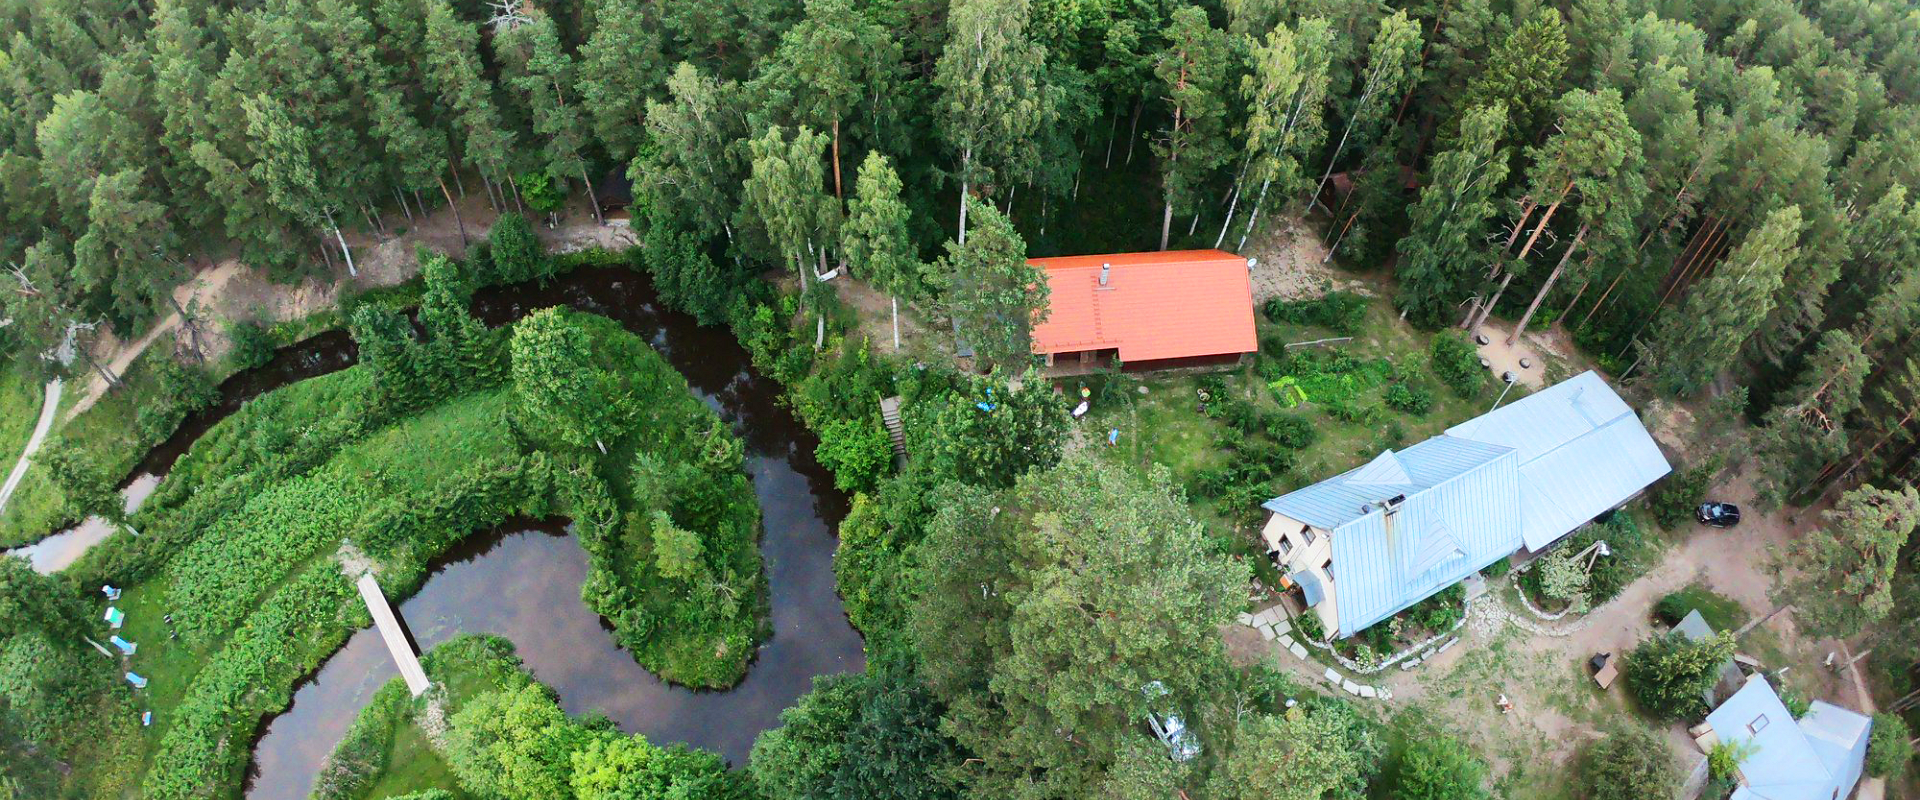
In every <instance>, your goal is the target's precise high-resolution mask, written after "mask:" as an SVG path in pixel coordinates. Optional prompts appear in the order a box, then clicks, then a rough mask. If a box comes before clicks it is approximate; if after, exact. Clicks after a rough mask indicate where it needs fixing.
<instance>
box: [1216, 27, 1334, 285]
mask: <svg viewBox="0 0 1920 800" xmlns="http://www.w3.org/2000/svg"><path fill="white" fill-rule="evenodd" d="M1333 36H1334V34H1333V29H1332V27H1331V26H1330V25H1328V23H1327V21H1326V20H1323V19H1318V18H1312V19H1305V20H1301V22H1300V25H1299V29H1298V31H1297V32H1296V31H1295V30H1292V29H1289V28H1287V27H1285V26H1281V27H1276V28H1274V29H1273V30H1272V31H1271V32H1269V33H1268V34H1267V38H1266V41H1265V42H1264V43H1262V44H1260V45H1257V46H1256V47H1255V48H1254V50H1253V71H1252V73H1251V74H1249V75H1247V76H1245V77H1243V78H1242V79H1241V82H1240V94H1241V97H1242V98H1243V99H1244V100H1245V102H1246V103H1247V107H1248V109H1249V113H1248V117H1247V122H1246V149H1247V152H1246V159H1247V161H1246V165H1247V166H1246V169H1245V170H1244V173H1245V178H1244V180H1243V181H1242V182H1241V188H1250V187H1251V186H1253V185H1254V184H1259V186H1260V190H1259V193H1258V194H1256V195H1255V196H1254V201H1253V208H1252V209H1251V210H1250V211H1249V212H1248V213H1247V221H1246V224H1244V225H1243V226H1241V229H1240V244H1239V246H1238V247H1239V249H1243V250H1244V249H1245V248H1246V246H1247V238H1248V237H1249V236H1251V235H1253V231H1254V229H1255V227H1256V226H1257V225H1258V224H1259V222H1260V210H1261V207H1262V206H1264V205H1265V204H1266V201H1267V191H1268V190H1269V189H1271V188H1272V187H1273V185H1274V184H1276V183H1277V184H1279V185H1280V196H1282V197H1294V196H1297V195H1298V194H1299V193H1300V192H1302V191H1304V190H1305V189H1306V183H1307V180H1308V178H1307V176H1306V169H1307V168H1306V159H1307V157H1308V156H1309V155H1310V154H1312V153H1313V152H1315V151H1317V150H1319V149H1320V145H1321V143H1322V142H1324V141H1326V137H1327V129H1326V124H1325V122H1324V115H1325V109H1326V103H1327V84H1328V81H1329V76H1328V70H1329V68H1330V66H1331V63H1332V60H1333ZM1240 191H1241V190H1240V189H1236V191H1235V194H1234V199H1233V201H1232V202H1229V204H1228V205H1229V208H1228V211H1227V224H1228V225H1230V224H1232V222H1233V215H1234V211H1233V208H1232V206H1233V205H1234V203H1237V201H1238V200H1239V195H1240ZM1226 229H1227V227H1226V225H1222V226H1221V228H1220V230H1221V232H1222V235H1221V236H1220V237H1216V239H1215V241H1214V246H1215V247H1218V246H1220V241H1221V240H1222V239H1224V238H1225V231H1226Z"/></svg>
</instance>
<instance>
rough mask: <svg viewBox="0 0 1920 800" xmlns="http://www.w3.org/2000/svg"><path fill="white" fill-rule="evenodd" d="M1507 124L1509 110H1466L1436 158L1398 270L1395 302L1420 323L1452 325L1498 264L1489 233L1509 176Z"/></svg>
mask: <svg viewBox="0 0 1920 800" xmlns="http://www.w3.org/2000/svg"><path fill="white" fill-rule="evenodd" d="M1506 127H1507V109H1506V106H1504V105H1500V104H1495V105H1492V106H1487V107H1481V108H1470V109H1467V113H1466V118H1465V119H1464V120H1463V121H1462V122H1461V123H1460V137H1459V144H1458V146H1457V147H1455V148H1454V149H1452V150H1448V151H1447V152H1444V153H1441V154H1440V155H1438V156H1435V157H1434V159H1433V163H1432V166H1431V167H1430V168H1429V169H1428V174H1427V184H1426V186H1424V187H1422V188H1421V189H1420V199H1419V201H1418V202H1417V203H1415V205H1414V207H1413V211H1412V213H1411V218H1412V219H1411V225H1410V226H1409V228H1408V230H1407V235H1406V236H1405V237H1404V238H1402V239H1401V240H1400V243H1399V244H1398V245H1397V247H1398V249H1399V251H1400V255H1401V260H1400V263H1399V265H1398V266H1397V267H1395V268H1394V279H1395V281H1396V282H1397V283H1398V285H1399V290H1398V292H1397V293H1396V294H1395V295H1394V305H1396V306H1398V307H1399V308H1400V313H1401V314H1402V315H1404V316H1406V317H1407V318H1408V319H1411V320H1413V322H1414V323H1415V324H1417V325H1423V326H1426V327H1439V326H1440V325H1444V324H1446V320H1447V318H1448V317H1449V316H1450V314H1451V312H1452V310H1453V308H1454V307H1455V305H1456V304H1457V303H1459V302H1460V300H1462V299H1464V297H1465V296H1466V294H1467V291H1468V289H1469V288H1470V287H1471V286H1472V285H1473V284H1474V282H1475V280H1476V276H1478V275H1479V274H1480V272H1481V271H1482V270H1483V269H1485V268H1486V267H1487V266H1488V265H1489V264H1490V263H1491V261H1492V257H1493V253H1492V252H1491V249H1490V248H1488V247H1487V245H1486V242H1485V236H1486V234H1487V221H1488V220H1490V219H1492V218H1493V215H1494V213H1495V211H1496V207H1495V204H1494V201H1493V195H1494V192H1496V191H1498V190H1499V188H1500V185H1501V184H1502V183H1504V182H1505V181H1506V179H1507V162H1508V160H1509V158H1510V154H1509V151H1508V149H1507V148H1505V147H1502V146H1501V134H1502V133H1504V132H1505V130H1506Z"/></svg>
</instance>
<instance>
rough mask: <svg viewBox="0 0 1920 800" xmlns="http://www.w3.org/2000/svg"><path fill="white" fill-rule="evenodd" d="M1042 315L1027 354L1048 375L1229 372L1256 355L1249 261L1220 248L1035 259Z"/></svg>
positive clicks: (1034, 330)
mask: <svg viewBox="0 0 1920 800" xmlns="http://www.w3.org/2000/svg"><path fill="white" fill-rule="evenodd" d="M1030 263H1032V264H1033V265H1034V266H1036V267H1038V268H1040V269H1041V270H1042V271H1043V272H1044V273H1045V275H1046V276H1047V287H1048V290H1049V300H1048V313H1047V319H1046V321H1045V322H1042V323H1040V324H1038V325H1035V326H1034V328H1033V350H1034V352H1035V353H1038V354H1040V355H1041V356H1044V357H1045V358H1046V363H1047V371H1048V372H1049V373H1050V374H1053V375H1075V374H1084V373H1088V372H1093V371H1095V370H1100V369H1105V368H1108V367H1111V366H1112V365H1113V363H1114V361H1115V359H1118V360H1119V363H1120V365H1121V367H1122V368H1123V369H1125V370H1127V371H1130V372H1131V371H1144V370H1156V369H1172V368H1176V367H1198V366H1215V365H1229V364H1234V363H1238V362H1239V361H1240V359H1242V358H1243V357H1245V356H1246V355H1247V354H1248V353H1252V352H1254V351H1256V350H1258V349H1259V341H1258V337H1257V336H1256V335H1255V333H1254V320H1253V279H1252V275H1251V270H1250V269H1249V266H1248V262H1247V259H1245V258H1243V257H1241V256H1237V255H1234V254H1232V253H1229V252H1226V251H1224V250H1173V251H1167V252H1159V253H1111V254H1105V255H1090V256H1065V257H1060V258H1036V259H1032V261H1031V262H1030Z"/></svg>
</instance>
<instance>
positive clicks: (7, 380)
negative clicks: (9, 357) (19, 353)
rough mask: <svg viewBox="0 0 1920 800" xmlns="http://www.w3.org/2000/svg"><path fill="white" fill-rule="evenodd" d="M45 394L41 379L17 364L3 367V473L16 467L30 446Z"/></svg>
mask: <svg viewBox="0 0 1920 800" xmlns="http://www.w3.org/2000/svg"><path fill="white" fill-rule="evenodd" d="M45 396H46V395H45V389H44V388H43V387H42V386H41V384H40V382H39V381H38V380H37V379H35V378H33V377H31V376H29V375H27V374H26V372H25V371H24V370H22V369H20V367H19V365H18V364H9V365H7V366H6V367H4V368H0V462H4V463H0V474H4V472H5V471H6V470H11V469H13V460H14V459H16V458H18V457H20V451H21V449H22V448H25V447H26V446H27V437H28V436H29V435H31V434H32V433H33V424H34V423H35V422H37V421H39V419H40V401H41V400H43V399H45Z"/></svg>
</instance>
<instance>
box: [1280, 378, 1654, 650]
mask: <svg viewBox="0 0 1920 800" xmlns="http://www.w3.org/2000/svg"><path fill="white" fill-rule="evenodd" d="M1671 469H1672V468H1671V467H1670V466H1669V465H1668V464H1667V460H1666V458H1665V457H1664V456H1662V455H1661V453H1660V448H1659V446H1658V445H1657V444H1655V443H1654V441H1653V437H1652V436H1651V435H1650V434H1648V433H1647V429H1646V427H1645V426H1644V425H1642V424H1641V423H1640V419H1639V417H1638V416H1636V415H1635V414H1634V412H1633V409H1632V408H1631V407H1629V406H1628V405H1627V403H1626V401H1624V400H1622V399H1620V396H1619V395H1618V394H1616V393H1614V391H1613V389H1612V387H1609V386H1608V385H1607V383H1606V381H1605V380H1603V379H1602V378H1601V377H1600V376H1599V374H1598V373H1594V372H1586V373H1583V374H1581V375H1578V376H1576V377H1573V378H1570V379H1568V380H1565V381H1562V382H1560V383H1558V384H1555V385H1553V386H1551V387H1548V388H1546V389H1543V390H1541V391H1539V392H1537V393H1535V394H1532V395H1530V396H1528V397H1525V398H1522V399H1520V400H1517V401H1515V402H1513V403H1512V404H1510V405H1507V406H1505V407H1502V408H1499V409H1497V410H1495V411H1492V412H1490V413H1487V414H1484V415H1482V416H1479V417H1476V418H1474V419H1471V420H1468V421H1466V422H1463V423H1461V424H1459V425H1455V426H1453V427H1451V428H1448V429H1447V430H1446V432H1445V433H1442V434H1441V435H1439V436H1435V437H1433V438H1431V439H1428V440H1426V441H1424V442H1420V443H1419V444H1416V445H1413V446H1411V447H1408V448H1406V449H1403V450H1399V451H1393V450H1388V451H1385V452H1382V453H1380V455H1378V456H1376V457H1375V458H1374V459H1373V460H1371V461H1369V462H1367V463H1366V464H1364V465H1362V466H1360V467H1357V468H1355V469H1353V470H1350V471H1348V472H1346V473H1343V474H1341V475H1337V476H1335V477H1332V478H1328V479H1326V480H1324V481H1321V482H1319V483H1316V484H1313V485H1312V486H1307V487H1304V488H1301V489H1298V490H1296V491H1293V492H1289V493H1287V494H1285V495H1282V496H1280V497H1276V498H1273V499H1272V500H1268V501H1267V502H1266V503H1264V504H1263V507H1264V508H1265V509H1266V510H1267V512H1268V514H1269V516H1268V517H1267V521H1266V523H1265V525H1264V527H1263V528H1262V532H1261V536H1262V538H1263V539H1265V541H1266V544H1267V549H1268V553H1269V555H1270V556H1271V557H1272V558H1273V559H1274V561H1275V563H1276V564H1278V565H1279V566H1280V567H1281V568H1282V569H1284V570H1285V571H1286V572H1287V573H1288V576H1289V577H1290V578H1291V579H1292V580H1293V582H1294V583H1295V585H1297V586H1298V587H1299V588H1300V590H1301V594H1302V597H1303V598H1304V601H1305V604H1306V605H1307V606H1308V607H1310V608H1312V609H1313V610H1314V611H1315V613H1316V614H1317V615H1318V616H1319V618H1320V621H1321V624H1322V627H1323V629H1324V630H1326V631H1328V632H1330V633H1333V634H1335V635H1338V636H1342V637H1345V636H1352V635H1353V634H1355V633H1357V632H1359V631H1361V630H1364V629H1366V628H1367V627H1368V626H1371V625H1373V624H1374V623H1377V622H1380V621H1381V620H1384V619H1386V618H1388V617H1390V616H1393V615H1394V614H1396V613H1398V612H1399V611H1400V610H1401V609H1404V608H1406V607H1408V606H1411V605H1413V604H1415V603H1418V602H1420V601H1421V600H1424V599H1426V598H1427V597H1429V596H1431V595H1432V594H1434V593H1435V592H1438V591H1440V590H1442V589H1445V588H1447V587H1449V586H1452V585H1453V584H1455V583H1458V582H1459V581H1460V580H1461V579H1463V578H1465V577H1467V576H1469V575H1472V574H1473V573H1475V572H1477V571H1479V570H1481V569H1483V568H1485V567H1486V566H1487V565H1489V564H1492V563H1493V562H1495V561H1497V560H1499V559H1502V558H1505V557H1507V556H1509V555H1512V554H1513V553H1515V552H1517V551H1519V550H1521V549H1522V548H1525V549H1527V550H1530V551H1534V552H1538V551H1540V550H1544V549H1545V548H1547V547H1549V546H1551V545H1552V544H1553V543H1554V542H1557V541H1559V540H1560V539H1561V538H1563V537H1565V536H1566V535H1567V534H1568V533H1571V532H1573V531H1574V530H1577V529H1579V528H1580V527H1582V526H1584V525H1586V524H1587V523H1588V522H1591V521H1592V520H1593V519H1594V518H1595V517H1597V516H1600V515H1601V514H1604V513H1606V512H1607V511H1610V510H1612V509H1614V508H1617V507H1619V506H1620V505H1621V504H1623V503H1625V502H1627V501H1628V500H1631V499H1632V498H1633V497H1634V496H1636V495H1638V494H1639V493H1640V492H1641V491H1643V490H1644V489H1646V487H1647V486H1649V485H1651V484H1652V483H1653V482H1654V481H1656V480H1659V479H1660V478H1661V477H1662V476H1664V475H1666V474H1667V473H1668V472H1670V471H1671Z"/></svg>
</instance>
